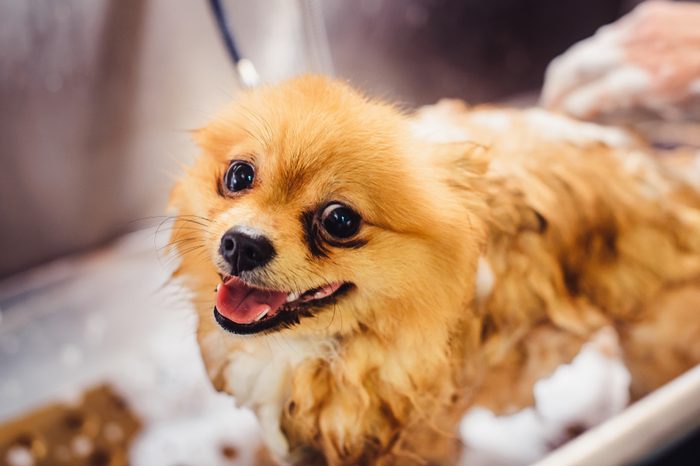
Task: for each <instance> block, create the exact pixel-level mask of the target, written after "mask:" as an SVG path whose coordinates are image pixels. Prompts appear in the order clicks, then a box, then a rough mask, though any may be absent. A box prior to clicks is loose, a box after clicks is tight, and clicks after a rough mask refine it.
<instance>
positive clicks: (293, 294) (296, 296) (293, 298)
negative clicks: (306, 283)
mask: <svg viewBox="0 0 700 466" xmlns="http://www.w3.org/2000/svg"><path fill="white" fill-rule="evenodd" d="M299 296H300V295H299V293H296V292H294V291H292V292H291V293H289V294H288V295H287V302H288V303H291V302H292V301H296V300H297V299H299Z"/></svg>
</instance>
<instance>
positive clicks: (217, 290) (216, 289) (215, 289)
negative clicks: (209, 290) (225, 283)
mask: <svg viewBox="0 0 700 466" xmlns="http://www.w3.org/2000/svg"><path fill="white" fill-rule="evenodd" d="M219 288H221V283H218V284H217V285H216V288H214V291H216V292H217V293H218V292H219Z"/></svg>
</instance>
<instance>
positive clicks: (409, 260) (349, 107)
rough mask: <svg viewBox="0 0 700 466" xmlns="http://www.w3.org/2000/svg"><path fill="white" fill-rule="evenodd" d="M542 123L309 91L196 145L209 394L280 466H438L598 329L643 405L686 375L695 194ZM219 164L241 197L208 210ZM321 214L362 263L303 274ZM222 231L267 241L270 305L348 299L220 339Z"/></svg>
mask: <svg viewBox="0 0 700 466" xmlns="http://www.w3.org/2000/svg"><path fill="white" fill-rule="evenodd" d="M547 118H550V117H549V116H546V115H544V114H540V113H536V112H535V113H532V112H531V113H527V112H519V111H515V110H506V109H494V108H476V109H469V108H467V107H466V106H464V105H463V104H461V103H458V102H445V103H441V104H439V105H438V106H435V107H431V108H427V109H423V110H421V111H420V112H418V113H416V114H413V115H407V114H405V113H403V112H401V111H399V110H397V109H396V108H394V107H392V106H390V105H387V104H384V103H379V102H376V101H372V100H370V99H367V98H365V97H364V96H362V95H360V94H358V93H357V92H355V91H354V90H352V89H351V88H349V87H348V86H346V85H344V84H342V83H339V82H336V81H332V80H329V79H326V78H322V77H316V76H306V77H301V78H297V79H294V80H291V81H288V82H286V83H283V84H281V85H279V86H276V87H264V88H261V89H258V90H255V91H252V92H248V93H244V94H243V95H242V96H241V97H240V99H238V100H237V101H236V102H235V103H233V104H232V105H231V106H230V107H229V108H228V109H226V110H225V111H224V112H223V113H222V114H221V115H220V116H219V117H218V118H217V119H216V120H214V122H212V123H211V124H210V125H208V126H206V127H205V128H204V129H202V130H200V131H198V132H197V134H196V138H197V140H198V142H199V144H200V146H201V148H202V155H201V157H199V158H198V159H197V161H196V162H195V164H194V165H193V166H192V167H191V168H190V169H189V171H188V172H187V173H186V175H185V176H184V177H183V178H182V180H181V181H180V182H179V183H178V184H177V186H176V187H175V189H174V191H173V196H172V204H173V205H174V206H175V207H176V208H177V209H178V213H179V214H180V215H179V216H178V217H177V225H176V227H175V230H174V234H173V237H172V246H173V248H175V249H176V250H177V251H178V252H179V254H180V255H181V256H182V264H181V266H180V268H179V269H178V271H177V272H176V274H177V275H178V276H181V277H182V278H183V279H184V280H185V283H186V284H187V286H188V287H189V288H190V289H191V290H192V292H193V294H194V298H195V299H194V302H195V303H197V310H198V313H199V327H198V338H199V341H200V346H201V348H202V354H203V358H204V361H205V364H206V366H207V370H208V371H209V375H210V377H211V378H212V380H213V381H214V383H215V385H216V386H217V387H218V388H220V389H223V390H226V391H228V392H231V393H232V394H233V395H234V396H235V397H236V398H237V400H238V402H239V403H242V404H247V405H249V406H251V407H252V408H254V409H255V410H256V411H257V412H258V414H259V416H260V419H261V423H262V425H263V429H264V431H265V434H266V435H267V437H268V441H269V443H270V445H271V449H272V451H273V452H274V453H275V454H276V455H277V456H278V458H280V459H282V460H283V461H286V462H292V463H299V464H375V463H377V464H409V463H411V462H414V463H416V464H426V463H427V462H433V463H441V464H442V463H444V464H449V463H452V462H454V459H455V458H456V455H457V454H458V448H457V442H456V438H455V434H454V426H455V423H456V422H457V421H458V419H459V416H460V415H461V413H462V412H463V411H464V409H465V408H466V407H467V406H469V405H470V404H472V403H479V404H484V405H487V406H491V407H492V408H494V409H497V410H499V411H508V410H511V409H514V408H517V407H519V406H523V405H525V404H527V403H529V402H530V397H531V390H530V389H531V386H532V383H534V381H535V380H537V378H539V377H541V376H542V375H545V374H547V373H548V372H551V370H553V368H554V367H556V366H557V365H558V364H560V363H562V362H565V361H567V360H569V359H570V358H571V357H572V356H573V355H574V354H575V353H576V351H577V350H578V347H579V346H580V344H581V343H582V342H583V341H584V340H585V337H586V336H588V335H590V334H591V333H592V332H594V331H595V330H597V329H598V328H600V327H602V326H604V325H608V324H613V325H615V326H617V328H618V330H619V331H620V332H621V334H622V336H623V342H622V343H623V347H624V348H625V351H626V358H627V361H628V364H629V367H630V370H631V371H632V375H633V379H634V382H633V385H634V389H635V390H636V392H635V393H636V394H637V395H641V394H643V393H645V392H647V391H649V390H651V389H653V388H654V387H657V386H658V385H660V384H662V383H664V382H665V381H667V380H668V379H669V378H671V377H673V376H675V375H677V374H679V373H680V372H682V371H683V370H685V369H687V368H688V367H690V366H691V365H693V364H695V363H697V362H698V361H700V319H698V317H697V313H698V312H700V194H698V192H697V191H695V190H693V189H692V188H691V187H690V185H688V184H686V183H685V182H683V181H681V179H680V178H678V177H676V176H675V175H673V173H672V171H671V170H670V169H667V168H665V167H664V166H663V165H662V164H661V163H659V162H657V161H656V160H655V159H654V158H653V156H652V154H651V151H650V149H649V148H648V147H646V146H645V145H644V144H643V143H642V142H640V141H638V140H636V139H634V138H633V137H631V136H628V135H626V136H625V138H623V139H624V141H623V142H621V143H620V144H617V143H616V142H615V141H613V142H611V141H608V140H606V137H607V136H608V134H607V133H606V134H605V135H604V136H605V137H603V138H602V139H604V140H606V141H605V142H601V141H599V140H596V139H597V135H598V133H596V131H604V130H603V129H598V128H597V127H593V126H591V125H588V126H586V127H578V126H576V125H577V123H574V122H570V121H568V120H564V119H563V118H562V117H552V118H558V119H560V120H552V121H550V120H547ZM543 119H544V120H543ZM542 121H544V122H545V123H546V122H548V121H550V123H551V122H553V123H554V126H555V127H556V125H564V126H561V127H559V128H558V130H556V131H554V133H556V134H554V135H553V134H546V133H548V132H550V133H551V131H550V130H551V129H552V128H549V130H548V129H547V128H544V127H542V128H539V129H538V128H537V126H538V125H540V124H541V123H542ZM538 122H539V123H538ZM431 125H432V126H431ZM566 125H571V126H566ZM545 126H546V125H545ZM417 128H418V129H419V130H417ZM426 128H427V130H428V131H427V132H426ZM445 128H447V129H451V130H453V131H452V133H453V134H452V135H450V137H448V138H446V139H449V140H445V141H443V142H440V141H436V139H440V137H439V136H440V135H439V134H437V133H439V132H440V131H441V130H443V129H445ZM540 130H544V131H540ZM579 130H580V131H579ZM567 131H573V133H572V134H571V135H569V136H566V135H562V134H561V133H562V132H563V133H566V132H567ZM460 132H461V133H460ZM421 133H422V134H421ZM457 133H460V134H461V136H459V135H458V136H455V134H457ZM543 133H544V134H543ZM579 133H580V134H579ZM601 134H602V133H601ZM610 134H612V135H614V136H616V137H617V136H619V135H618V134H617V133H610ZM564 136H566V137H564ZM606 142H607V143H606ZM235 158H244V159H246V160H250V161H251V162H253V163H254V164H255V166H256V170H257V177H256V182H255V183H256V184H255V185H254V187H253V189H251V190H250V192H248V193H246V194H245V195H243V196H239V197H236V198H229V197H226V196H221V195H219V194H218V193H217V183H218V182H219V179H220V178H221V176H222V175H223V172H224V171H225V170H226V167H227V166H228V163H229V161H230V160H232V159H235ZM329 200H342V201H344V202H347V203H350V204H351V205H353V206H354V207H355V208H356V209H357V210H358V212H359V213H360V214H361V215H362V217H363V219H364V224H363V226H362V229H361V231H360V233H359V235H360V236H361V237H362V239H363V240H365V241H366V244H365V245H364V246H362V247H360V248H355V249H341V248H331V252H330V255H329V257H327V258H316V257H311V256H310V255H309V254H308V251H307V249H306V246H305V243H304V239H303V234H304V233H303V228H302V225H301V223H300V220H299V218H300V214H301V212H302V211H303V210H304V209H307V208H309V207H312V206H315V205H318V204H319V203H321V202H325V201H329ZM233 225H253V226H255V227H256V228H258V229H261V230H262V231H264V232H265V234H266V235H268V236H269V238H270V239H271V240H272V242H273V243H274V244H275V247H276V249H277V250H278V251H279V254H278V256H277V257H276V258H275V260H274V261H273V262H271V263H270V264H269V265H266V266H265V267H266V277H268V278H267V280H268V282H267V284H266V285H267V286H269V287H270V288H275V289H284V290H291V289H294V290H303V289H309V288H314V287H317V286H320V285H322V284H324V283H326V282H330V281H347V282H352V283H354V284H355V285H356V288H355V289H353V290H352V292H351V293H349V294H348V295H346V296H343V297H342V298H341V299H340V300H339V301H338V302H337V303H336V304H335V305H334V306H332V307H331V308H329V309H324V310H321V311H320V312H319V313H318V314H316V315H315V316H314V317H311V318H304V319H302V320H301V322H300V323H299V324H298V325H296V326H293V327H292V328H289V329H284V330H280V331H278V332H276V333H273V334H270V335H263V336H258V337H245V338H242V337H236V336H234V335H229V334H226V333H225V332H224V331H223V330H222V329H220V328H219V327H218V326H217V325H216V323H215V322H214V319H213V318H212V314H211V313H212V307H213V305H214V296H213V293H212V290H213V288H214V287H215V285H216V284H217V283H218V282H219V280H220V279H219V276H218V272H220V271H218V270H217V268H216V266H215V265H214V258H215V255H216V254H217V248H218V244H219V238H220V237H221V235H222V234H223V233H224V232H225V231H226V230H227V229H228V228H230V227H231V226H233ZM193 248H195V249H196V251H195V252H194V253H193V252H192V249H193ZM480 257H482V260H484V261H485V262H486V263H487V264H489V265H490V269H491V272H492V279H493V283H494V286H493V288H492V289H489V290H487V291H486V292H485V293H483V294H477V291H478V290H476V289H475V282H476V280H477V265H478V264H479V260H480V259H479V258H480Z"/></svg>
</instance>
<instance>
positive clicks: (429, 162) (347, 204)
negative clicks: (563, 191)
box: [171, 77, 480, 334]
mask: <svg viewBox="0 0 700 466" xmlns="http://www.w3.org/2000/svg"><path fill="white" fill-rule="evenodd" d="M409 126H410V125H409V124H408V120H407V118H406V117H405V116H403V115H402V114H401V113H400V112H398V111H397V110H396V109H394V108H392V107H390V106H387V105H384V104H379V103H375V102H371V101H369V100H367V99H365V98H364V97H362V96H360V95H358V94H357V93H356V92H354V91H352V90H351V89H349V88H348V87H347V86H345V85H344V84H340V83H337V82H334V81H330V80H327V79H324V78H318V77H304V78H298V79H296V80H293V81H289V82H287V83H285V84H283V85H281V86H278V87H271V88H263V89H260V90H256V91H253V92H251V93H248V94H245V95H243V96H242V97H241V99H239V101H238V102H236V103H235V104H234V105H233V106H232V107H231V108H229V109H227V110H226V111H225V112H224V113H223V114H222V115H220V116H219V117H218V118H217V119H216V120H215V121H214V122H213V123H212V124H210V125H209V126H207V127H206V128H204V129H203V130H200V131H199V132H198V134H197V139H198V142H199V144H200V146H201V148H202V150H203V154H202V155H201V156H200V157H199V159H198V160H197V161H196V163H195V164H194V166H193V167H192V168H191V169H190V170H189V171H188V173H187V174H186V176H185V177H184V178H183V179H182V180H181V181H180V182H179V183H178V185H177V186H176V188H175V189H174V191H173V199H172V202H173V205H174V206H175V208H176V209H177V210H178V214H180V215H179V216H178V218H177V223H178V224H177V225H176V227H175V229H174V232H175V233H174V234H173V237H172V242H171V244H172V246H173V247H175V248H176V249H177V250H178V252H179V253H180V255H181V256H182V258H183V262H182V266H181V267H180V270H179V272H178V273H180V274H183V275H184V276H185V277H186V278H187V279H188V281H189V283H190V286H191V287H192V288H194V291H195V292H196V294H197V296H196V298H197V303H199V308H200V321H201V320H210V321H211V320H213V319H215V320H216V321H217V322H218V324H219V325H220V326H221V327H223V328H224V329H225V330H228V331H230V332H233V333H236V334H267V333H272V332H278V331H285V332H297V333H305V332H306V333H309V332H311V333H313V332H327V333H333V334H344V333H347V332H352V331H356V330H357V329H361V328H363V326H364V327H369V328H374V327H377V328H381V327H396V326H397V325H400V326H403V325H414V326H415V327H416V330H417V331H420V330H419V329H420V325H421V324H420V322H424V320H422V319H445V318H446V316H445V315H443V314H445V313H447V312H448V311H447V310H446V309H442V308H441V306H443V305H445V304H446V300H454V299H464V297H465V295H464V293H466V292H468V286H469V285H468V284H469V282H470V281H471V280H472V279H473V268H474V266H475V264H476V260H477V254H478V243H479V241H480V232H479V231H478V228H477V226H478V222H476V221H475V219H474V218H473V215H472V214H471V212H469V209H468V208H466V207H465V205H467V204H468V202H467V203H465V202H464V190H463V189H457V188H455V187H454V186H451V184H450V182H449V178H450V171H451V170H452V169H453V168H452V167H447V166H444V165H443V164H441V163H440V161H439V160H437V159H439V158H440V157H439V156H435V154H436V153H438V152H440V151H436V150H435V147H433V146H431V145H430V144H428V143H425V142H422V141H419V140H418V139H416V138H415V137H414V136H413V135H412V134H411V132H410V129H409ZM462 152H463V151H462ZM448 158H449V157H448ZM457 191H459V194H458V193H457ZM215 288H216V290H217V291H216V293H213V291H212V290H214V289H215ZM452 304H454V303H452ZM449 312H457V310H456V309H455V310H452V311H449ZM417 314H422V315H420V317H418V315H417Z"/></svg>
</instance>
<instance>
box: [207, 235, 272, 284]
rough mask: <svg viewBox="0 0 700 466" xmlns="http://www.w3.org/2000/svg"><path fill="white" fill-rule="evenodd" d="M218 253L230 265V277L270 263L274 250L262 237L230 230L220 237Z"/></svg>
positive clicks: (268, 241)
mask: <svg viewBox="0 0 700 466" xmlns="http://www.w3.org/2000/svg"><path fill="white" fill-rule="evenodd" d="M219 253H220V254H221V257H223V258H224V260H226V262H228V263H229V264H230V265H231V275H239V274H240V273H241V272H245V271H246V270H253V269H254V268H256V267H262V266H263V265H265V264H267V263H268V262H270V260H272V258H273V257H274V256H275V248H274V247H273V246H272V243H271V242H270V240H268V239H267V238H265V237H264V236H257V235H256V236H253V235H249V234H247V233H243V232H240V231H237V230H236V229H231V230H229V231H227V232H226V233H224V236H222V237H221V245H220V246H219Z"/></svg>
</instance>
